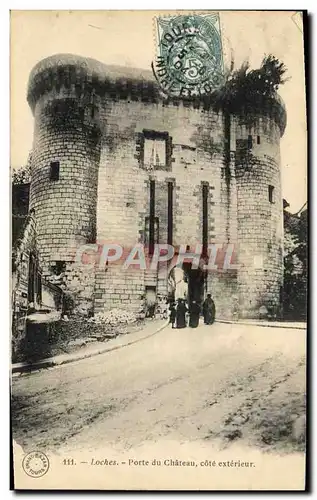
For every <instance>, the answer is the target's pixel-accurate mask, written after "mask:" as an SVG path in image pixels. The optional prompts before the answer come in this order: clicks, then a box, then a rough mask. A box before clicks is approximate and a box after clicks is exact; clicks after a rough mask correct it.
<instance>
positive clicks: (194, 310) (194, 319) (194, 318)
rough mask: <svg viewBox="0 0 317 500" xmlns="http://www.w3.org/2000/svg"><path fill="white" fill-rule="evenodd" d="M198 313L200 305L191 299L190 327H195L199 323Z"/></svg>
mask: <svg viewBox="0 0 317 500" xmlns="http://www.w3.org/2000/svg"><path fill="white" fill-rule="evenodd" d="M199 315H200V306H199V304H198V303H197V302H196V300H193V301H192V303H191V306H190V309H189V326H190V327H191V328H197V326H198V325H199Z"/></svg>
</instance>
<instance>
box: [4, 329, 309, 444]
mask: <svg viewBox="0 0 317 500" xmlns="http://www.w3.org/2000/svg"><path fill="white" fill-rule="evenodd" d="M305 337H306V332H305V331H304V330H295V329H293V330H287V329H283V328H263V327H255V326H238V325H229V324H218V323H216V324H214V325H212V326H205V325H200V326H199V328H197V329H194V330H192V329H189V328H187V329H184V330H172V329H171V328H166V329H165V330H163V331H161V332H160V333H158V334H157V335H155V336H153V337H151V338H149V339H146V340H144V341H142V342H140V343H138V344H135V345H132V346H129V347H126V348H124V349H120V350H118V351H114V352H111V353H107V354H104V355H99V356H96V357H94V358H90V359H86V360H83V361H78V362H76V363H72V364H69V365H63V366H59V367H54V368H51V369H46V370H41V371H39V372H36V373H32V374H25V375H21V376H18V377H14V378H13V380H12V423H13V436H14V439H15V440H16V441H17V442H18V443H19V445H21V446H22V447H23V448H24V450H25V451H28V450H30V449H34V448H38V449H41V450H44V449H50V450H55V451H61V450H63V451H64V450H67V449H69V450H71V449H76V448H82V447H85V449H87V450H89V449H94V448H95V447H98V446H100V443H101V442H102V444H103V445H106V446H113V447H117V448H124V449H126V450H127V449H131V448H133V447H135V446H138V445H140V444H142V443H145V442H157V441H159V440H162V439H169V440H170V439H171V440H177V441H179V442H186V441H188V440H190V441H194V440H198V441H200V440H204V442H206V440H213V441H214V440H217V439H219V440H237V439H238V440H241V441H243V442H247V443H251V444H252V443H255V444H257V445H260V446H263V447H271V448H272V447H283V448H284V449H286V450H287V449H289V450H292V449H293V448H294V446H295V448H296V447H297V449H300V448H298V446H299V447H300V446H301V445H300V444H298V443H294V437H293V435H292V432H293V431H292V422H294V421H295V420H296V419H298V418H299V417H300V416H301V415H302V414H303V412H304V408H305V394H304V393H305ZM276 429H278V433H277V431H276ZM283 429H284V430H283ZM285 429H286V430H285ZM292 440H293V441H292Z"/></svg>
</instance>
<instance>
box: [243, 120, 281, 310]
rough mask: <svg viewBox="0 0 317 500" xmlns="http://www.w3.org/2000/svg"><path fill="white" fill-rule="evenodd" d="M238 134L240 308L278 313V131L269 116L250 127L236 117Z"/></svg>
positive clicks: (279, 192) (279, 210)
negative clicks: (270, 189) (270, 191)
mask: <svg viewBox="0 0 317 500" xmlns="http://www.w3.org/2000/svg"><path fill="white" fill-rule="evenodd" d="M250 137H251V138H252V139H250ZM237 138H238V139H239V140H240V141H241V140H242V141H244V145H246V148H245V147H244V148H243V149H242V150H241V145H243V143H241V142H240V143H239V144H238V143H237V146H240V150H237V151H236V181H237V197H238V200H237V201H238V203H237V207H238V241H239V248H238V259H239V272H238V281H239V299H240V303H239V311H240V315H241V316H242V317H255V318H257V317H261V316H262V315H263V316H265V315H267V313H268V314H269V316H272V317H276V316H277V315H278V314H279V312H280V287H281V286H282V284H283V220H282V213H283V212H282V195H281V179H280V156H279V140H280V131H279V129H278V127H277V125H276V124H275V123H274V122H273V121H272V120H270V119H269V118H265V117H262V118H259V119H257V120H256V122H255V123H254V125H253V126H252V127H248V126H246V125H245V123H244V121H243V119H240V121H239V123H238V124H237ZM248 138H249V139H248ZM248 141H249V145H248V144H247V143H248ZM269 186H272V187H273V194H272V197H273V199H272V201H270V200H269Z"/></svg>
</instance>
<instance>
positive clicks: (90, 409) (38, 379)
mask: <svg viewBox="0 0 317 500" xmlns="http://www.w3.org/2000/svg"><path fill="white" fill-rule="evenodd" d="M306 29H307V28H306V13H305V12H295V11H195V10H193V11H166V10H165V11H154V10H153V11H141V10H139V11H12V12H11V181H12V284H11V304H12V333H11V339H12V342H11V344H12V360H11V361H12V365H11V367H12V373H11V425H12V436H13V437H12V449H13V466H14V467H13V470H14V478H13V479H14V488H15V489H17V490H25V489H30V490H54V489H59V490H60V489H64V490H149V491H151V490H171V491H181V490H193V491H198V490H199V491H203V490H210V491H221V490H237V491H239V490H240V491H241V490H243V491H244V490H245V491H247V490H253V491H256V490H277V491H279V490H304V489H305V488H306V482H305V474H306V455H305V452H306V333H307V332H306V302H307V299H306V295H307V290H306V289H307V272H308V270H307V210H308V207H307V186H306V177H307V125H306V124H307V119H306V93H305V50H304V41H305V39H306V38H305V33H306Z"/></svg>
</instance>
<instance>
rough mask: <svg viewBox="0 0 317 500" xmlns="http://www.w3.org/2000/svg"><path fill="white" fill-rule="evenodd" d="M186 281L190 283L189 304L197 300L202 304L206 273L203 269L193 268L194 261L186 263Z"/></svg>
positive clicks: (184, 268)
mask: <svg viewBox="0 0 317 500" xmlns="http://www.w3.org/2000/svg"><path fill="white" fill-rule="evenodd" d="M183 270H184V275H185V281H187V284H188V305H189V306H190V304H191V303H192V302H193V301H194V300H195V301H196V302H197V303H198V304H200V305H201V306H202V304H203V301H204V293H205V283H206V273H205V272H204V271H203V269H201V268H198V269H192V263H184V264H183Z"/></svg>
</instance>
